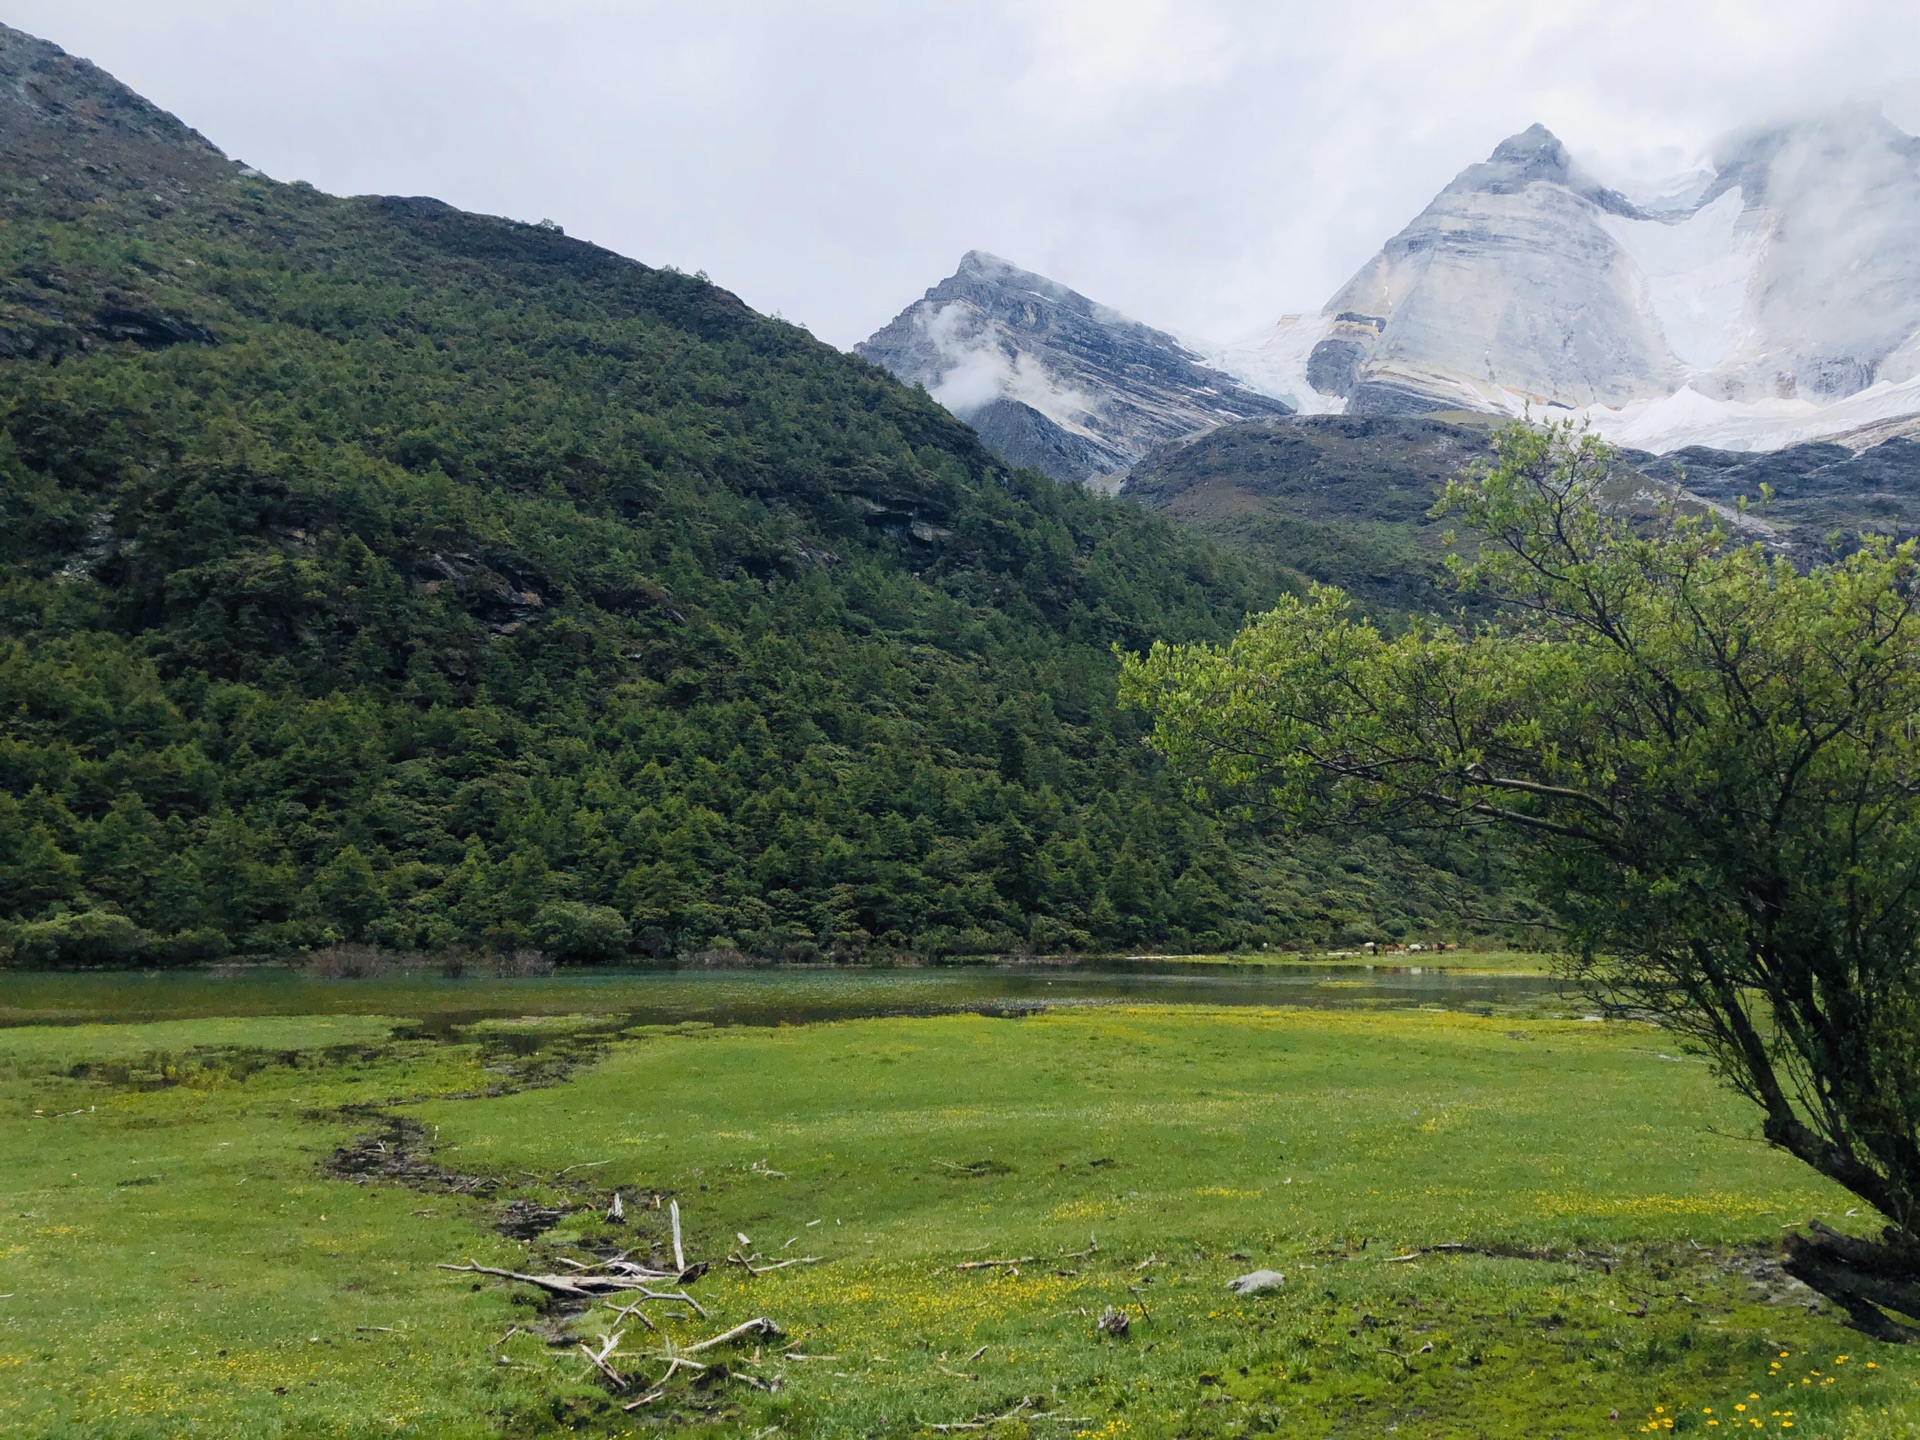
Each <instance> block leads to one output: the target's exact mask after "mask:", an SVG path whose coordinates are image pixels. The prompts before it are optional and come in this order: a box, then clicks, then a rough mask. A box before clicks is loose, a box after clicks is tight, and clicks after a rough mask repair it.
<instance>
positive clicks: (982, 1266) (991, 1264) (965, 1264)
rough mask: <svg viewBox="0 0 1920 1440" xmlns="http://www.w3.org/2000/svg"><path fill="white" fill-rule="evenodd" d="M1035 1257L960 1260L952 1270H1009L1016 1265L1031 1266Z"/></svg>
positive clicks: (1017, 1256)
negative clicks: (1004, 1268) (999, 1267)
mask: <svg viewBox="0 0 1920 1440" xmlns="http://www.w3.org/2000/svg"><path fill="white" fill-rule="evenodd" d="M1035 1258H1036V1257H1034V1256H1032V1255H1016V1256H1014V1257H1013V1258H1012V1259H1011V1260H962V1261H960V1262H959V1263H958V1264H957V1265H955V1266H954V1267H953V1268H954V1269H956V1270H992V1269H994V1268H995V1267H996V1266H1005V1267H1006V1268H1007V1269H1009V1270H1011V1269H1013V1268H1014V1267H1015V1266H1016V1265H1031V1264H1032V1263H1033V1262H1034V1259H1035Z"/></svg>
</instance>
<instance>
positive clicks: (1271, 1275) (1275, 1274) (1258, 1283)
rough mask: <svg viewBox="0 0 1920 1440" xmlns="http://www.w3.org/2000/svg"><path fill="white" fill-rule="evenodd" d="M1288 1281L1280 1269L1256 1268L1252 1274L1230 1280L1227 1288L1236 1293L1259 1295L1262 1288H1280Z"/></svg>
mask: <svg viewBox="0 0 1920 1440" xmlns="http://www.w3.org/2000/svg"><path fill="white" fill-rule="evenodd" d="M1286 1283H1287V1277H1286V1276H1284V1275H1282V1274H1281V1273H1280V1272H1279V1271H1278V1270H1255V1271H1254V1272H1253V1273H1252V1274H1250V1275H1242V1276H1240V1277H1239V1278H1238V1279H1236V1280H1229V1281H1228V1282H1227V1288H1228V1289H1229V1290H1231V1291H1233V1293H1234V1294H1236V1295H1258V1294H1259V1293H1260V1292H1261V1291H1262V1290H1278V1289H1279V1288H1280V1287H1281V1286H1282V1285H1284V1284H1286Z"/></svg>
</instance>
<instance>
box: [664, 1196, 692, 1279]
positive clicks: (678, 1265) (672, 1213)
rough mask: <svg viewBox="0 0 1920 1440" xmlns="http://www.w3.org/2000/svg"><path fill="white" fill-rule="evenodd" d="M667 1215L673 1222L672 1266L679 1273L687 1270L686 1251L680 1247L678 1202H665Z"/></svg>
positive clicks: (684, 1272)
mask: <svg viewBox="0 0 1920 1440" xmlns="http://www.w3.org/2000/svg"><path fill="white" fill-rule="evenodd" d="M667 1216H668V1218H669V1219H670V1220H671V1221H672V1222H673V1267H674V1269H676V1270H678V1271H679V1272H680V1273H681V1274H683V1275H684V1274H686V1271H687V1253H686V1251H684V1250H682V1249H681V1248H680V1202H679V1201H678V1200H671V1201H669V1202H668V1203H667Z"/></svg>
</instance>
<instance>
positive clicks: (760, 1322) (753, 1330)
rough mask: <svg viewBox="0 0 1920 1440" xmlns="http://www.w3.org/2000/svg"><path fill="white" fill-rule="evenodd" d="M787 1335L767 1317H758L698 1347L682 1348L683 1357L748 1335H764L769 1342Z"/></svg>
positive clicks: (743, 1322) (713, 1337)
mask: <svg viewBox="0 0 1920 1440" xmlns="http://www.w3.org/2000/svg"><path fill="white" fill-rule="evenodd" d="M786 1333H787V1332H786V1331H784V1330H782V1329H781V1328H780V1327H779V1326H778V1325H776V1324H774V1323H773V1321H771V1320H769V1319H768V1318H767V1317H766V1316H764V1315H756V1316H755V1317H754V1318H753V1319H751V1320H743V1321H742V1322H741V1323H740V1324H738V1325H736V1326H734V1327H733V1328H732V1329H731V1330H723V1331H721V1332H720V1333H719V1334H718V1335H714V1336H712V1337H710V1338H708V1339H706V1340H702V1341H701V1342H700V1343H699V1344H697V1345H686V1346H682V1347H681V1353H682V1354H683V1355H697V1354H699V1353H700V1352H701V1351H702V1350H711V1349H712V1348H713V1347H714V1346H716V1345H725V1344H726V1343H727V1342H728V1341H730V1340H739V1339H741V1338H742V1337H744V1336H747V1335H764V1336H766V1337H767V1338H768V1339H769V1340H772V1339H777V1338H778V1337H780V1336H782V1335H784V1334H786Z"/></svg>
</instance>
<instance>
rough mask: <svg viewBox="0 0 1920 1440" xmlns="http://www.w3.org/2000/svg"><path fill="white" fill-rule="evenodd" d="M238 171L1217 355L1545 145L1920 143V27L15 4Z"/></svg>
mask: <svg viewBox="0 0 1920 1440" xmlns="http://www.w3.org/2000/svg"><path fill="white" fill-rule="evenodd" d="M7 21H8V23H10V24H14V25H18V26H21V27H23V28H25V29H28V30H32V31H34V32H35V33H37V34H41V35H45V36H47V37H48V38H50V39H53V40H55V41H57V42H59V43H60V44H62V45H65V46H66V47H67V48H69V49H71V50H73V51H75V52H76V53H79V54H84V55H87V56H89V57H91V58H92V59H94V60H96V61H98V62H99V63H100V64H102V65H104V66H105V67H106V68H108V69H110V70H112V71H114V72H115V73H117V74H119V75H120V76H121V77H122V78H123V79H126V80H127V81H128V82H129V83H131V84H133V85H134V86H135V87H136V88H138V89H140V90H142V91H143V92H144V93H146V94H148V95H149V96H151V97H152V98H153V99H155V100H156V101H158V102H159V103H161V104H163V105H165V106H167V107H168V108H169V109H172V110H174V111H175V112H176V113H178V114H180V115H181V116H182V117H183V118H184V119H186V120H187V121H188V122H189V123H191V124H194V125H195V126H197V127H199V128H200V129H201V130H203V131H204V132H206V133H207V134H208V135H209V136H210V137H211V138H212V139H214V140H215V141H216V142H217V143H219V144H220V145H222V146H223V147H224V148H226V149H227V150H228V151H229V152H230V153H233V154H236V155H239V156H242V157H244V158H245V159H247V160H248V161H250V162H251V163H253V164H255V165H258V166H260V167H261V168H263V169H265V170H267V171H268V172H269V173H271V174H275V175H279V176H282V177H286V178H303V179H308V180H311V181H313V182H314V183H315V184H318V185H320V186H322V187H323V188H325V189H329V190H334V191H340V192H366V191H386V192H403V193H411V194H421V193H427V194H436V195H439V196H441V197H442V198H444V199H447V200H449V201H451V202H453V203H455V204H459V205H464V206H467V207H470V208H474V209H480V210H488V211H494V212H499V213H505V214H511V215H516V216H520V217H523V218H528V219H537V218H540V217H542V216H551V217H553V218H554V219H556V220H558V221H560V222H561V223H562V224H564V225H565V226H566V227H567V229H568V231H569V232H570V233H574V234H580V235H585V236H587V237H588V238H591V239H594V240H597V241H599V242H601V243H603V244H606V245H609V246H611V247H613V248H614V249H617V250H620V251H623V252H625V253H627V254H631V255H634V256H636V257H638V258H640V259H643V260H648V261H653V262H669V261H670V262H673V263H677V264H679V265H681V266H683V267H685V268H688V269H694V268H701V269H705V270H707V271H708V272H709V273H710V274H712V275H713V276H714V278H715V279H717V280H719V281H720V282H722V283H724V284H726V285H728V286H730V287H732V288H733V289H735V290H738V291H739V292H740V293H741V294H742V295H743V296H744V297H745V298H746V299H747V300H748V301H749V302H750V303H752V304H754V305H756V306H758V307H760V308H762V309H766V310H779V311H781V312H782V313H784V314H786V315H787V316H788V317H789V318H792V319H795V320H798V321H801V322H804V323H808V324H810V325H812V326H813V328H814V329H815V331H816V333H818V334H820V335H822V336H823V337H824V338H826V339H830V340H833V341H835V342H836V343H840V344H850V343H851V342H852V341H854V340H857V339H860V338H862V337H864V336H865V335H866V334H867V333H868V332H869V331H871V330H873V329H874V328H876V327H877V326H878V325H879V324H881V323H882V322H883V321H885V320H886V319H887V318H889V317H890V316H891V315H892V314H893V313H894V312H895V311H897V310H898V309H900V308H901V306H903V305H904V304H905V303H907V302H908V301H910V300H912V299H914V298H916V297H917V296H918V295H919V294H920V293H921V291H923V290H924V289H925V288H926V287H927V286H928V285H929V284H931V283H933V282H934V281H935V280H937V279H939V278H940V277H942V276H943V275H945V274H947V273H948V272H949V271H950V270H951V269H952V266H953V264H954V262H955V261H956V260H957V259H958V257H959V255H960V254H961V253H962V252H963V251H965V250H967V249H969V248H973V247H979V248H982V249H988V250H992V251H994V252H996V253H998V254H1002V255H1005V256H1007V257H1008V258H1010V259H1011V260H1013V261H1015V262H1016V263H1018V264H1020V265H1023V266H1026V267H1028V268H1031V269H1036V270H1039V271H1042V272H1044V273H1047V274H1050V275H1053V276H1054V277H1056V278H1057V279H1060V280H1062V281H1064V282H1066V283H1068V284H1070V285H1073V286H1074V287H1075V288H1077V289H1080V290H1082V291H1084V292H1086V293H1087V294H1090V295H1093V296H1095V297H1096V298H1098V299H1100V300H1103V301H1105V302H1107V303H1109V304H1112V305H1114V306H1116V307H1118V308H1119V309H1122V310H1124V311H1126V312H1128V313H1129V314H1132V315H1134V316H1136V317H1137V318H1139V319H1142V320H1145V321H1147V322H1149V323H1151V324H1156V325H1160V326H1162V327H1164V328H1168V329H1173V330H1177V331H1180V332H1183V333H1194V334H1202V335H1216V336H1231V335H1235V334H1243V333H1247V332H1249V331H1251V330H1253V329H1255V328H1256V327H1257V326H1259V325H1262V324H1270V323H1271V322H1272V320H1273V319H1274V318H1276V317H1277V316H1279V315H1281V314H1283V313H1286V312H1289V311H1298V310H1302V309H1312V308H1314V307H1317V306H1318V305H1319V304H1320V303H1321V302H1322V301H1323V300H1325V298H1326V297H1327V296H1328V295H1329V294H1330V293H1332V291H1333V290H1334V289H1335V288H1337V287H1338V286H1339V285H1340V284H1341V283H1343V282H1344V281H1345V280H1346V278H1347V277H1348V275H1350V274H1351V273H1352V271H1353V270H1354V269H1355V268H1357V267H1358V266H1359V264H1360V263H1361V261H1362V260H1364V259H1365V258H1366V257H1367V256H1368V255H1369V254H1370V253H1371V252H1372V251H1373V250H1374V249H1375V248H1376V247H1377V246H1378V245H1379V244H1380V242H1381V241H1382V240H1383V239H1384V238H1385V237H1386V236H1387V235H1388V234H1390V233H1392V232H1393V231H1394V230H1396V229H1398V228H1399V227H1400V225H1402V224H1404V223H1405V221H1406V220H1407V219H1409V218H1410V217H1411V216H1412V215H1413V214H1414V213H1415V212H1416V211H1417V210H1418V209H1419V208H1420V206H1422V205H1423V204H1425V203H1426V201H1427V200H1428V199H1429V198H1430V197H1431V195H1432V194H1433V192H1434V191H1435V190H1436V189H1438V188H1439V186H1441V185H1442V184H1444V183H1445V182H1446V181H1447V180H1448V179H1449V178H1450V177H1451V176H1452V175H1453V174H1454V173H1455V172H1456V171H1457V170H1459V169H1460V168H1461V166H1463V165H1465V164H1467V163H1468V162H1470V161H1472V160H1476V159H1480V158H1482V157H1484V155H1485V154H1486V152H1487V151H1488V150H1489V149H1491V148H1492V146H1493V145H1494V144H1495V143H1497V142H1498V141H1499V140H1500V139H1501V138H1503V137H1504V136H1506V135H1508V134H1511V133H1513V132H1514V131H1517V130H1520V129H1522V128H1524V127H1525V126H1526V125H1528V124H1530V123H1532V122H1533V121H1535V120H1541V121H1544V122H1545V123H1546V124H1548V125H1549V126H1551V127H1552V128H1553V129H1554V130H1555V131H1556V132H1558V133H1559V134H1560V135H1561V136H1562V138H1563V139H1565V140H1566V141H1567V142H1568V144H1569V145H1571V146H1572V147H1573V148H1574V149H1575V150H1576V151H1578V152H1580V153H1581V154H1582V155H1583V156H1585V157H1587V158H1589V159H1590V160H1591V162H1592V163H1593V167H1594V168H1595V169H1596V170H1597V171H1598V172H1600V173H1602V174H1603V175H1605V176H1607V177H1608V178H1610V179H1612V180H1614V181H1615V182H1616V183H1643V182H1648V181H1651V180H1653V179H1654V178H1656V177H1658V176H1661V175H1665V174H1670V173H1673V172H1675V171H1677V170H1680V169H1682V168H1684V167H1685V165H1686V164H1688V163H1690V162H1691V161H1692V160H1694V159H1696V158H1697V157H1698V156H1699V155H1700V154H1701V153H1702V152H1703V151H1704V149H1705V147H1706V146H1707V145H1708V143H1709V142H1710V141H1711V140H1712V138H1713V137H1714V136H1715V135H1717V134H1719V133H1721V132H1723V131H1725V130H1728V129H1730V128H1733V127H1735V126H1738V125H1742V124H1746V123H1751V122H1753V121H1757V120H1761V119H1765V118H1769V117H1770V116H1772V115H1775V114H1778V113H1781V112H1784V111H1791V110H1795V109H1806V108H1812V107H1816V106H1824V105H1828V104H1832V103H1835V102H1837V101H1839V100H1842V99H1866V100H1869V101H1874V102H1879V103H1883V104H1885V105H1886V107H1887V110H1888V113H1889V115H1890V116H1891V117H1892V118H1893V119H1894V120H1895V121H1896V122H1898V123H1901V124H1902V125H1904V126H1905V128H1907V129H1908V130H1910V131H1920V6H1917V5H1915V4H1914V3H1913V0H1828V3H1824V4H1821V5H1808V4H1806V3H1804V0H1792V3H1787V0H1737V3H1736V0H1561V3H1559V4H1556V5H1553V6H1542V5H1539V4H1536V3H1533V0H1449V3H1447V4H1445V5H1434V4H1432V3H1430V0H1353V3H1350V4H1346V5H1341V6H1327V5H1324V4H1321V3H1304V0H1285V3H1276V0H973V3H966V4H950V5H916V4H906V3H900V0H807V3H802V0H700V3H685V0H678V3H667V0H381V3H373V0H274V3H273V4H268V5H263V4H259V3H257V0H13V3H12V4H11V5H10V6H9V13H8V15H7Z"/></svg>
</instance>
